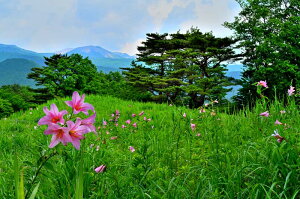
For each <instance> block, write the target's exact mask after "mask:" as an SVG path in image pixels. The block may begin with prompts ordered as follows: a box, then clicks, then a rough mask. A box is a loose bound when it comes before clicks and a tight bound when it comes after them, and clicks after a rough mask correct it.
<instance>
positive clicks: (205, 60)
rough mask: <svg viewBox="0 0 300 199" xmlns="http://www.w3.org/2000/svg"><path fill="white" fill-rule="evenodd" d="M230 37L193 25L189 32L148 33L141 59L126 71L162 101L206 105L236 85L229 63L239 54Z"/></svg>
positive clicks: (130, 80)
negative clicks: (231, 76)
mask: <svg viewBox="0 0 300 199" xmlns="http://www.w3.org/2000/svg"><path fill="white" fill-rule="evenodd" d="M234 43H235V41H234V40H232V39H230V38H216V37H214V36H213V35H212V33H205V34H203V33H201V32H200V30H199V29H196V28H192V29H191V30H190V31H188V32H186V33H180V32H177V33H175V34H171V35H168V34H158V33H153V34H147V40H146V41H145V42H143V43H142V46H139V47H138V50H139V52H140V53H139V54H138V58H137V61H138V62H140V63H141V64H138V63H133V65H132V68H126V70H127V71H125V72H124V74H125V76H126V78H127V80H128V81H129V82H131V84H133V85H135V86H136V87H139V88H140V89H142V90H147V91H149V92H151V93H152V94H153V95H152V96H153V98H154V99H156V100H159V101H161V102H162V101H171V102H172V103H180V104H182V101H184V102H185V103H186V104H188V105H189V106H190V107H199V106H202V105H203V104H204V102H205V100H210V99H215V98H218V99H222V98H223V97H224V96H225V95H226V92H228V91H229V90H230V89H228V88H225V87H226V86H230V85H232V83H231V80H232V79H230V78H227V77H226V76H225V71H226V67H225V65H224V64H225V63H228V61H230V60H231V59H233V58H234V57H235V55H234V52H233V49H232V44H234Z"/></svg>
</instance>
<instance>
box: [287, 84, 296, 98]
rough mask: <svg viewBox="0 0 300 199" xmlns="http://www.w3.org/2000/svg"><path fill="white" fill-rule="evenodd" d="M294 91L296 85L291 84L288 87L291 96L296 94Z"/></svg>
mask: <svg viewBox="0 0 300 199" xmlns="http://www.w3.org/2000/svg"><path fill="white" fill-rule="evenodd" d="M294 92H295V87H293V86H290V88H289V89H288V94H289V96H292V95H294Z"/></svg>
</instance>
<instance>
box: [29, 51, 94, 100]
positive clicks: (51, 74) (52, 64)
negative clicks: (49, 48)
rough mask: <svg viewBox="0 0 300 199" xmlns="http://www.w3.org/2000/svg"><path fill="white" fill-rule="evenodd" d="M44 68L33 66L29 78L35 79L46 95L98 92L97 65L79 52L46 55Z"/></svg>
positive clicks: (40, 90)
mask: <svg viewBox="0 0 300 199" xmlns="http://www.w3.org/2000/svg"><path fill="white" fill-rule="evenodd" d="M45 60H46V61H45V65H46V66H43V67H42V68H32V69H31V70H32V72H31V73H29V74H28V78H30V79H34V80H35V81H36V85H37V86H42V88H39V89H37V90H38V91H39V92H41V93H43V94H44V95H45V96H47V95H50V96H66V95H71V94H72V92H74V91H75V90H76V91H81V92H84V93H96V89H97V87H98V86H97V75H98V71H97V68H96V66H95V65H94V64H93V63H92V62H91V61H90V60H89V59H88V58H83V57H82V56H81V55H79V54H72V55H61V54H56V55H53V56H51V57H49V58H48V57H45Z"/></svg>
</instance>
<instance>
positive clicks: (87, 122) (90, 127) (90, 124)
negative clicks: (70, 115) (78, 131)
mask: <svg viewBox="0 0 300 199" xmlns="http://www.w3.org/2000/svg"><path fill="white" fill-rule="evenodd" d="M95 118H96V113H95V114H93V115H92V116H91V117H89V118H86V119H84V120H81V125H83V126H86V127H87V128H88V130H89V131H90V132H94V133H96V127H95V126H94V123H95Z"/></svg>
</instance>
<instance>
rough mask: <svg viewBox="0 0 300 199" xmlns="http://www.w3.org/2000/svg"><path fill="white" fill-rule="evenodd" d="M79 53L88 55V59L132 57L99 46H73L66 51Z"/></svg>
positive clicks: (131, 57)
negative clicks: (73, 47)
mask: <svg viewBox="0 0 300 199" xmlns="http://www.w3.org/2000/svg"><path fill="white" fill-rule="evenodd" d="M75 53H77V54H80V55H82V56H84V57H89V58H90V59H94V58H96V59H99V58H108V59H134V57H133V56H130V55H128V54H126V53H119V52H110V51H108V50H106V49H104V48H102V47H100V46H83V47H79V48H75V49H73V50H70V51H68V52H67V54H75Z"/></svg>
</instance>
